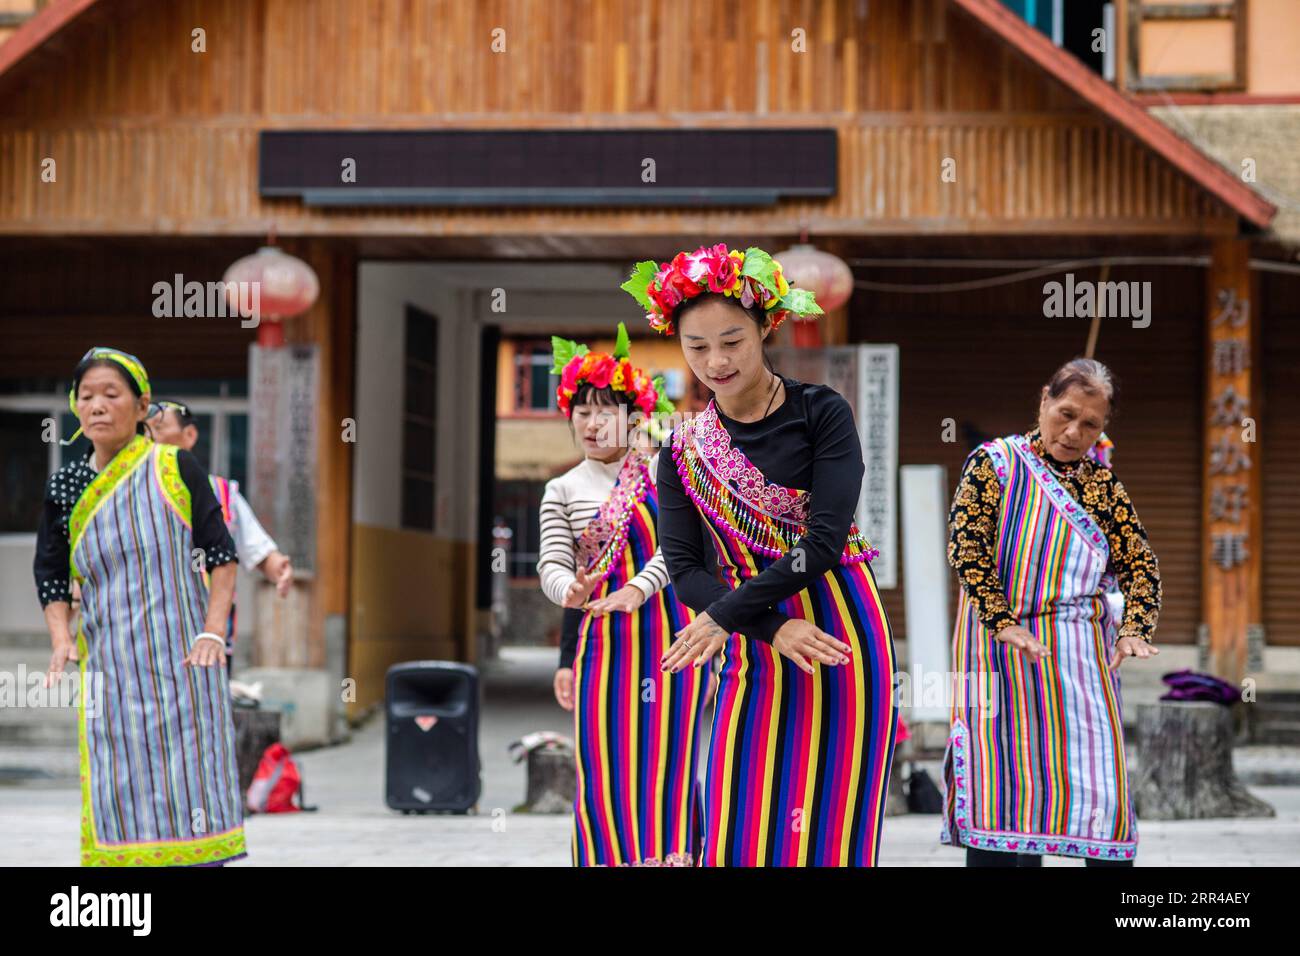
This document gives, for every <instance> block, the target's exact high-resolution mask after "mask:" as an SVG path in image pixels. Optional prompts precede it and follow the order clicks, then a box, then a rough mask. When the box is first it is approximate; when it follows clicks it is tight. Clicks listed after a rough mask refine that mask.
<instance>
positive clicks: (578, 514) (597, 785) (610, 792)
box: [537, 323, 708, 866]
mask: <svg viewBox="0 0 1300 956" xmlns="http://www.w3.org/2000/svg"><path fill="white" fill-rule="evenodd" d="M551 344H552V347H553V348H554V358H555V365H554V369H553V371H554V372H555V373H556V374H558V375H560V384H559V388H558V389H557V390H556V399H557V404H558V406H559V409H560V412H561V413H562V414H564V415H565V416H566V417H568V419H569V421H570V423H571V427H572V429H573V435H574V438H575V440H577V441H579V442H581V445H582V451H583V460H582V461H581V462H579V463H578V464H577V465H575V466H574V467H573V468H571V469H569V470H568V471H567V472H565V473H564V474H563V475H560V476H558V477H557V478H554V479H552V480H551V481H549V482H547V484H546V490H545V492H544V494H543V496H542V504H541V509H540V512H539V520H540V525H541V549H540V555H539V558H538V562H537V574H538V577H539V578H540V581H541V585H542V590H543V592H544V593H545V594H546V596H547V597H548V598H550V599H551V601H552V602H554V603H555V604H557V605H559V606H560V607H563V608H565V609H566V610H565V614H564V629H563V639H562V647H561V651H560V667H559V669H558V670H557V671H556V674H555V681H554V685H555V698H556V700H557V701H558V702H559V704H560V706H561V707H563V708H564V709H565V710H570V711H573V716H574V735H575V740H576V769H577V775H578V784H577V792H576V796H575V799H574V827H573V839H572V854H573V862H574V865H576V866H618V865H651V866H691V865H694V863H695V859H696V854H697V853H698V850H699V832H700V831H699V822H700V821H699V811H700V808H699V786H698V782H697V780H696V775H695V766H696V761H697V757H698V754H699V749H700V728H701V726H702V724H703V713H704V707H705V701H706V690H707V683H708V682H707V681H706V680H705V675H703V674H700V673H694V672H688V673H682V674H675V675H673V674H665V673H663V672H662V671H661V670H660V668H659V666H658V665H659V659H660V657H661V656H662V655H663V654H664V653H665V652H666V651H667V649H668V645H669V643H670V642H671V641H672V635H673V632H674V631H676V630H678V629H680V628H682V627H685V626H686V625H687V624H688V623H689V622H690V612H689V611H688V610H687V609H686V608H685V607H684V606H683V605H682V604H681V603H680V602H679V601H678V600H677V599H676V597H675V596H674V594H673V589H672V586H671V584H670V583H669V580H668V571H667V569H666V568H665V567H664V559H663V555H661V554H660V553H659V542H658V537H657V533H656V521H657V518H656V515H657V513H658V492H657V490H656V479H655V468H654V458H653V456H652V455H648V454H646V453H645V452H643V451H642V450H640V449H639V448H638V447H636V445H637V439H636V435H635V434H634V433H635V432H636V431H637V430H638V428H639V427H640V426H639V425H637V424H635V423H634V422H633V421H632V419H633V413H634V412H635V413H637V414H638V416H653V415H654V414H656V413H664V412H670V411H672V404H671V403H670V402H668V401H667V399H663V398H661V397H660V395H659V387H660V385H661V383H660V382H659V381H657V380H653V381H652V380H651V379H650V378H649V377H648V376H647V375H646V374H645V373H644V372H643V371H642V370H641V369H639V368H637V367H635V366H634V365H632V362H631V358H630V355H629V340H628V335H627V329H626V328H625V327H624V326H623V325H622V323H620V324H619V327H618V338H617V340H616V344H615V347H614V351H613V353H612V354H606V353H601V352H591V351H590V350H588V348H587V347H586V346H585V345H578V344H577V343H576V342H570V341H568V340H566V339H561V338H559V337H558V336H554V337H552V339H551Z"/></svg>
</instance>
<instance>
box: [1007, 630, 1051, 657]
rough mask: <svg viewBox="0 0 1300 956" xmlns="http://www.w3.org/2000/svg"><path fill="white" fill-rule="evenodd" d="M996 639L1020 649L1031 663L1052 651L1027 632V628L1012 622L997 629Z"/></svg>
mask: <svg viewBox="0 0 1300 956" xmlns="http://www.w3.org/2000/svg"><path fill="white" fill-rule="evenodd" d="M997 640H999V641H1001V642H1002V643H1003V644H1008V645H1010V646H1011V647H1014V648H1015V649H1016V650H1018V651H1020V653H1022V654H1024V655H1025V657H1026V658H1027V659H1028V660H1029V661H1030V662H1031V663H1037V662H1038V661H1040V660H1042V659H1043V658H1044V657H1046V656H1047V655H1048V654H1050V653H1052V652H1051V651H1049V650H1048V649H1047V645H1046V644H1044V643H1043V642H1042V641H1040V640H1038V638H1036V637H1034V635H1033V634H1031V633H1030V632H1029V629H1028V628H1024V627H1021V626H1020V625H1019V624H1012V625H1011V626H1010V627H1004V628H1003V629H1002V630H1000V631H998V633H997Z"/></svg>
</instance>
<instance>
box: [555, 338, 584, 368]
mask: <svg viewBox="0 0 1300 956" xmlns="http://www.w3.org/2000/svg"><path fill="white" fill-rule="evenodd" d="M589 351H590V349H588V348H587V346H585V345H579V344H578V343H577V342H573V341H570V340H569V339H562V338H560V337H559V336H558V335H552V336H551V360H552V364H551V374H552V375H559V374H560V373H561V372H563V371H564V366H566V365H568V364H569V362H571V361H572V360H573V357H574V356H575V355H586V354H587V352H589Z"/></svg>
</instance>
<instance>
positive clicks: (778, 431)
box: [659, 375, 865, 641]
mask: <svg viewBox="0 0 1300 956" xmlns="http://www.w3.org/2000/svg"><path fill="white" fill-rule="evenodd" d="M781 380H782V381H783V382H784V383H785V390H786V397H785V401H784V402H782V404H781V405H780V407H778V408H776V409H775V410H774V411H772V412H770V413H769V414H768V415H767V417H765V418H763V419H760V420H759V421H756V422H738V421H734V420H733V419H730V418H727V417H726V416H725V415H723V414H722V412H721V411H719V412H718V419H719V421H720V422H721V423H722V425H723V427H725V428H726V430H727V432H728V434H730V436H731V444H732V447H734V448H738V449H740V451H741V452H743V453H744V455H745V456H746V457H747V458H748V459H749V460H750V462H752V463H753V464H754V465H755V466H756V467H757V468H758V469H759V470H760V471H761V472H762V473H763V475H764V476H765V477H766V478H767V480H768V481H769V482H773V483H776V484H780V485H785V486H786V487H788V488H797V489H801V490H805V491H807V492H808V493H809V501H808V504H809V514H808V525H807V530H806V532H805V533H804V535H803V536H802V537H801V538H800V539H799V540H798V541H797V542H796V543H795V546H794V547H793V548H791V550H790V551H789V552H787V553H786V554H785V555H784V556H782V557H781V558H780V559H779V560H777V561H775V562H773V563H772V564H771V565H769V566H768V567H767V568H766V569H764V570H763V571H762V572H761V573H759V574H758V575H756V576H754V577H753V578H750V579H749V580H747V581H744V582H742V583H741V584H740V586H739V587H737V588H736V589H735V590H734V591H733V590H731V589H730V588H729V587H728V586H727V584H726V582H724V581H723V580H721V578H720V577H719V571H718V564H717V553H716V550H715V549H714V547H713V544H712V540H711V538H710V537H709V532H708V530H707V526H706V525H704V524H703V522H706V521H710V520H711V519H710V518H708V517H707V516H704V515H702V514H701V513H700V512H699V510H698V509H697V508H696V506H695V504H694V502H692V501H691V499H690V498H689V497H688V496H687V494H686V491H685V489H684V488H683V487H682V481H681V476H680V475H678V473H677V467H676V464H675V462H674V461H673V459H672V449H671V442H670V445H669V447H667V448H665V449H664V451H663V452H661V453H660V455H659V546H660V547H661V548H662V549H663V553H664V557H665V559H666V560H667V562H668V572H669V574H670V576H671V577H672V582H673V589H674V590H675V591H676V593H677V597H678V599H679V600H681V601H682V602H683V603H684V604H686V605H687V606H688V607H690V608H692V609H693V610H695V611H696V612H702V613H707V614H708V615H709V617H710V618H712V619H713V620H714V621H715V622H717V623H718V625H719V626H721V627H722V628H724V629H726V630H728V631H740V632H741V633H744V634H746V636H748V637H753V638H758V639H760V640H765V641H770V640H771V639H772V637H773V636H774V635H775V634H776V632H777V630H779V629H780V627H781V625H783V624H784V623H785V622H786V620H787V618H786V616H785V615H784V614H782V613H780V611H778V610H776V609H775V607H774V606H775V605H776V604H777V603H779V602H780V601H783V600H785V599H786V598H788V597H791V596H792V595H794V594H798V593H799V592H800V591H802V590H803V589H804V588H806V587H808V586H809V585H811V584H812V583H813V582H814V581H816V580H817V579H818V578H820V577H822V575H824V574H825V573H826V572H827V571H828V570H830V569H831V568H832V567H834V566H835V564H836V563H838V561H839V559H840V556H841V554H843V551H844V545H845V543H846V542H847V541H848V536H849V528H850V525H852V523H853V512H854V509H855V508H856V507H857V504H858V495H859V493H860V491H861V489H862V475H863V472H864V471H865V467H864V465H863V462H862V445H861V443H860V441H859V440H858V431H857V427H856V426H855V424H854V421H853V410H852V408H851V407H850V406H849V403H848V402H847V401H845V399H844V398H843V396H841V395H840V394H839V393H838V392H836V391H835V390H834V389H832V388H830V387H828V386H826V385H809V384H804V383H802V382H798V381H796V380H795V379H792V378H787V377H786V376H784V375H783V376H781ZM676 438H677V436H676V434H674V435H673V437H672V440H673V441H675V440H676ZM798 551H801V552H802V554H801V556H802V559H803V563H802V568H803V569H802V570H798V571H797V570H795V564H796V556H797V553H798Z"/></svg>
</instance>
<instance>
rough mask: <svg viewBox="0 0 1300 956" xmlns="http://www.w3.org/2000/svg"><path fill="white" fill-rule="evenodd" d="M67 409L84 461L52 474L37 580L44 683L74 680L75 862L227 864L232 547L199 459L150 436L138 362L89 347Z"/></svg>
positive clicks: (232, 782) (235, 822)
mask: <svg viewBox="0 0 1300 956" xmlns="http://www.w3.org/2000/svg"><path fill="white" fill-rule="evenodd" d="M68 401H69V404H70V405H71V407H72V411H73V414H75V415H76V416H77V418H79V419H80V420H81V429H80V431H81V432H84V433H85V435H86V437H87V438H89V439H90V443H91V449H90V451H89V453H88V454H87V455H86V456H85V457H84V458H78V459H75V460H73V461H70V462H68V463H67V464H66V465H64V466H63V467H62V468H60V469H59V470H58V471H56V472H55V473H54V475H53V476H52V477H51V478H50V481H49V484H48V485H47V487H46V492H45V507H44V511H43V512H42V514H41V524H40V529H39V531H38V532H37V538H36V560H35V563H34V569H35V574H36V589H37V593H38V595H39V596H40V600H41V605H42V606H43V607H44V609H45V622H46V625H47V626H48V628H49V631H50V638H51V641H52V642H53V645H54V649H53V653H52V654H51V658H50V669H49V676H48V677H47V683H52V682H53V681H54V680H57V679H59V678H60V677H61V675H62V674H63V670H64V667H65V666H66V665H67V664H68V663H69V662H74V661H75V662H77V663H78V665H79V669H80V676H81V690H82V693H81V695H80V707H79V710H80V713H79V715H78V716H79V722H78V744H79V747H78V749H79V751H80V764H81V807H82V810H81V862H82V864H83V865H84V866H176V865H182V866H184V865H212V864H221V863H225V862H228V861H230V860H234V859H238V858H239V857H242V856H244V855H245V849H244V824H243V808H242V805H241V801H240V793H239V776H238V771H237V770H236V765H235V733H234V724H233V722H232V718H231V713H230V687H229V684H228V682H227V678H226V670H225V667H224V666H223V665H224V664H225V625H226V616H227V614H228V613H229V611H230V604H231V601H232V600H233V598H234V591H235V564H234V561H235V545H234V542H233V541H231V539H230V534H229V533H228V532H227V531H226V526H225V523H224V522H223V521H222V518H221V507H220V505H218V504H217V499H216V497H215V496H214V495H213V493H212V488H211V486H210V485H209V484H208V476H207V473H206V472H205V471H204V470H203V468H202V466H200V465H199V463H198V461H196V460H195V458H194V456H192V455H191V454H190V453H189V452H187V451H182V450H180V449H178V448H176V447H175V446H174V445H159V444H155V443H154V442H153V441H151V440H150V439H149V438H147V437H146V436H145V434H144V422H145V418H146V416H147V414H148V409H149V377H148V375H147V374H146V372H145V369H144V366H143V365H141V364H140V361H139V360H138V359H137V358H135V356H133V355H128V354H127V353H125V352H120V351H118V350H117V349H109V348H94V349H91V350H90V351H89V352H87V353H86V355H85V356H84V357H83V358H82V360H81V362H80V363H79V364H78V365H77V367H76V370H75V371H74V372H73V375H72V391H71V392H70V393H69V395H68ZM205 574H206V576H207V578H208V580H205ZM72 579H75V580H76V581H77V582H78V583H79V584H80V587H81V625H80V627H79V628H78V633H77V635H76V638H75V640H74V637H73V635H72V633H71V630H70V618H71V614H70V609H71V608H70V602H71V593H70V589H71V580H72Z"/></svg>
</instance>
